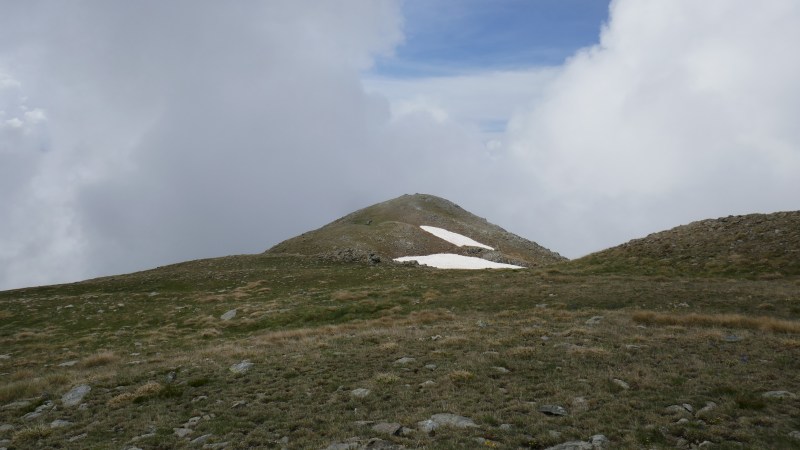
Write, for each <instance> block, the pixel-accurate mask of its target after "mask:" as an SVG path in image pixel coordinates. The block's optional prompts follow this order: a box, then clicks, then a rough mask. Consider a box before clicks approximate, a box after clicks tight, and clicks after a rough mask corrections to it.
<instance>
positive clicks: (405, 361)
mask: <svg viewBox="0 0 800 450" xmlns="http://www.w3.org/2000/svg"><path fill="white" fill-rule="evenodd" d="M414 361H416V360H415V359H414V358H411V357H409V356H404V357H402V358H400V359H398V360H397V361H395V362H394V363H395V364H408V363H412V362H414Z"/></svg>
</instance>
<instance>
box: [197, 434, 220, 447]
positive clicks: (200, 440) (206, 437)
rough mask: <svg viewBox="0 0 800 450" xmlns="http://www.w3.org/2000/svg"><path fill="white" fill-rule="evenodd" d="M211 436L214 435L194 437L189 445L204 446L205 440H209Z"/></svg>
mask: <svg viewBox="0 0 800 450" xmlns="http://www.w3.org/2000/svg"><path fill="white" fill-rule="evenodd" d="M212 436H214V435H213V434H204V435H202V436H198V437H196V438H194V439H192V442H191V444H192V445H200V444H205V443H206V441H207V440H209V439H211V437H212Z"/></svg>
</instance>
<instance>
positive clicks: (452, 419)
mask: <svg viewBox="0 0 800 450" xmlns="http://www.w3.org/2000/svg"><path fill="white" fill-rule="evenodd" d="M431 420H432V421H434V422H436V423H438V424H439V425H442V426H451V427H456V428H475V427H477V426H478V425H476V424H475V422H473V421H472V419H470V418H468V417H464V416H458V415H456V414H448V413H442V414H434V415H432V416H431Z"/></svg>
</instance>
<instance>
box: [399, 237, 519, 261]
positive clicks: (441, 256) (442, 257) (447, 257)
mask: <svg viewBox="0 0 800 450" xmlns="http://www.w3.org/2000/svg"><path fill="white" fill-rule="evenodd" d="M453 234H455V233H453ZM458 236H461V235H458ZM462 237H463V236H462ZM467 239H469V238H467ZM470 240H471V239H470ZM473 242H474V241H473ZM456 245H458V244H456ZM394 260H395V261H399V262H406V261H417V262H418V263H420V264H422V265H424V266H431V267H436V268H437V269H524V267H520V266H515V265H513V264H502V263H496V262H493V261H487V260H485V259H481V258H475V257H473V256H462V255H454V254H452V253H436V254H434V255H428V256H403V257H402V258H395V259H394Z"/></svg>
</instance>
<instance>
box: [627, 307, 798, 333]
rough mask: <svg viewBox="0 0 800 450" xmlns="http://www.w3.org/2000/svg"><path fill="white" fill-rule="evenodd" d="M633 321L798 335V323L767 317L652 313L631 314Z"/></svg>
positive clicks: (639, 312)
mask: <svg viewBox="0 0 800 450" xmlns="http://www.w3.org/2000/svg"><path fill="white" fill-rule="evenodd" d="M632 317H633V320H634V321H635V322H639V323H647V324H655V325H680V326H695V327H728V328H746V329H752V330H762V331H771V332H777V333H800V322H797V321H792V320H782V319H776V318H774V317H767V316H755V317H754V316H745V315H741V314H698V313H691V314H667V313H657V312H653V311H638V312H635V313H633V316H632Z"/></svg>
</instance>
